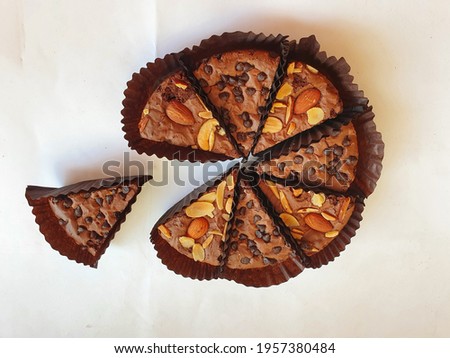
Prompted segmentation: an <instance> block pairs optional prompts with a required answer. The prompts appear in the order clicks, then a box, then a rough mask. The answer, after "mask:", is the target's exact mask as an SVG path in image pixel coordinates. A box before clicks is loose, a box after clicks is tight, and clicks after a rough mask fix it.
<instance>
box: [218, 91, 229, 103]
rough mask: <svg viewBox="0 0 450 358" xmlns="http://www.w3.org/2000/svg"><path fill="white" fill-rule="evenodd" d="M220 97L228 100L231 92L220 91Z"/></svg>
mask: <svg viewBox="0 0 450 358" xmlns="http://www.w3.org/2000/svg"><path fill="white" fill-rule="evenodd" d="M219 98H220V99H221V100H222V101H227V100H228V98H230V94H229V93H228V92H220V93H219Z"/></svg>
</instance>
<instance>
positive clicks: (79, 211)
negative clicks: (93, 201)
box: [74, 205, 83, 218]
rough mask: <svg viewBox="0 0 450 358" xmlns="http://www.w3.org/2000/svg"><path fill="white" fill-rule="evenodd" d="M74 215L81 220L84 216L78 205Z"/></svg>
mask: <svg viewBox="0 0 450 358" xmlns="http://www.w3.org/2000/svg"><path fill="white" fill-rule="evenodd" d="M74 214H75V217H77V218H81V215H83V211H82V210H81V208H80V205H78V206H77V207H76V208H75V212H74Z"/></svg>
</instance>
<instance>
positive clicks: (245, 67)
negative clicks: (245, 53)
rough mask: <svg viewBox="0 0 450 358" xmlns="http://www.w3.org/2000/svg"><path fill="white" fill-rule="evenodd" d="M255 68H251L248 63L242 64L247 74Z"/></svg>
mask: <svg viewBox="0 0 450 358" xmlns="http://www.w3.org/2000/svg"><path fill="white" fill-rule="evenodd" d="M253 68H255V66H253V65H252V64H250V63H248V62H244V71H245V72H248V71H250V70H251V69H253Z"/></svg>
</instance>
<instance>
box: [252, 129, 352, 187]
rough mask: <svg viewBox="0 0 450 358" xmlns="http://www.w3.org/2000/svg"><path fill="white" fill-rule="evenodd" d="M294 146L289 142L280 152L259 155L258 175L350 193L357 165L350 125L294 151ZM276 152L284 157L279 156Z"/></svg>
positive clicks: (293, 183) (294, 183)
mask: <svg viewBox="0 0 450 358" xmlns="http://www.w3.org/2000/svg"><path fill="white" fill-rule="evenodd" d="M295 145H296V143H295V142H292V143H291V145H287V146H286V147H280V150H279V151H277V150H271V151H268V152H267V153H265V154H262V155H261V156H260V158H261V159H262V161H260V162H258V164H257V165H256V170H257V172H258V173H260V174H262V173H265V174H268V175H269V176H272V177H275V178H280V179H286V181H287V182H289V183H290V184H291V185H296V184H303V185H308V186H311V187H326V188H329V189H332V190H335V191H339V192H345V191H347V190H348V189H349V187H350V185H351V184H352V182H353V181H354V179H355V174H356V168H357V164H358V140H357V135H356V131H355V128H354V126H353V124H352V123H350V124H348V125H345V126H343V127H341V128H340V129H338V130H335V131H334V132H333V134H332V135H330V136H327V137H324V138H322V139H321V140H320V141H318V142H316V143H311V144H306V145H303V146H302V147H300V148H299V149H295ZM292 147H294V148H292ZM274 152H275V154H274ZM277 152H281V153H287V154H284V155H278V154H277ZM266 158H267V159H266Z"/></svg>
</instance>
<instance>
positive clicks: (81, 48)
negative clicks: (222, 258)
mask: <svg viewBox="0 0 450 358" xmlns="http://www.w3.org/2000/svg"><path fill="white" fill-rule="evenodd" d="M449 13H450V5H449V3H448V2H447V1H411V0H408V1H406V0H405V1H387V0H386V1H357V0H355V1H350V0H347V1H338V0H333V1H287V0H286V1H283V0H279V1H265V0H255V1H253V0H252V1H242V0H238V1H234V0H233V1H168V0H161V1H137V0H133V1H118V0H116V1H111V0H96V1H90V0H89V1H88V0H76V1H75V0H73V1H56V0H46V1H43V0H42V1H38V0H36V1H32V0H23V1H19V0H17V1H11V0H2V1H1V2H0V88H1V89H0V91H1V95H0V118H1V122H0V168H1V177H0V181H1V183H0V188H1V189H0V190H1V196H0V198H1V204H0V283H1V288H0V336H2V337H283V336H284V337H305V336H306V337H449V336H450V304H449V297H450V282H449V281H450V259H449V255H450V226H449V211H450V195H449V178H450V175H449V174H450V170H449V160H448V155H449V152H450V142H449V141H448V132H449V129H450V119H449V114H448V103H449V100H450V98H449V93H450V90H449V89H450V66H449V64H450V41H449V37H448V35H449V33H450V21H449V18H448V17H449V15H448V14H449ZM234 30H243V31H247V30H252V31H255V32H264V33H266V34H270V33H273V34H277V33H282V34H287V35H290V36H291V39H298V38H301V37H304V36H308V35H310V34H315V35H316V36H317V38H318V40H319V42H320V43H321V45H322V49H324V50H326V51H327V53H328V54H329V55H335V56H336V57H341V56H343V57H345V58H346V60H347V61H348V62H349V63H350V65H351V66H352V74H353V75H354V76H355V82H356V83H358V84H359V85H360V87H361V88H362V89H363V90H364V91H365V94H366V95H367V96H368V97H369V98H370V103H371V104H372V105H373V106H374V112H375V113H376V123H377V127H378V129H379V130H380V131H381V132H382V134H383V139H384V141H385V143H386V152H385V160H384V169H383V174H382V177H381V179H380V181H379V184H378V187H377V190H376V192H375V193H374V194H373V195H372V196H371V197H370V198H369V199H368V200H367V202H366V204H367V206H366V209H365V211H364V214H363V215H364V220H363V221H362V227H361V228H360V229H359V230H358V232H357V236H356V237H355V238H354V240H353V242H352V244H351V245H349V246H348V247H347V249H346V250H345V252H343V253H342V255H341V257H339V258H338V259H336V261H335V262H333V263H331V264H329V265H328V266H326V267H323V268H321V269H319V270H307V271H305V272H303V273H302V274H301V275H299V276H297V277H296V278H294V279H291V280H290V281H288V282H287V283H285V284H283V285H281V286H278V287H271V288H263V289H254V288H247V287H244V286H242V285H237V284H235V283H233V282H228V281H224V280H217V281H212V282H199V281H193V280H190V279H185V278H183V277H181V276H178V275H175V274H174V273H172V272H171V271H169V270H167V269H166V267H165V266H163V265H162V264H161V262H160V261H159V259H158V258H157V257H156V253H155V251H154V249H153V247H152V245H151V244H150V242H149V238H148V236H149V232H150V230H151V228H152V226H153V224H154V223H155V221H156V220H157V219H158V218H159V216H160V215H162V214H163V212H164V211H165V210H166V209H168V208H169V207H170V206H171V205H172V204H174V203H175V202H176V201H178V200H179V199H180V198H181V197H182V196H183V195H184V194H187V193H188V192H189V191H190V190H191V189H192V188H193V187H194V186H193V185H186V186H184V187H180V186H175V185H173V184H172V185H167V186H163V187H160V186H152V185H149V184H147V185H146V186H145V187H144V188H143V190H142V193H141V194H140V196H139V198H138V201H137V203H136V204H135V205H134V206H133V210H132V212H131V214H130V215H129V216H128V218H127V221H126V222H125V223H124V225H123V226H122V229H121V231H119V232H118V234H117V235H116V238H115V240H114V241H113V242H112V244H111V246H110V248H109V249H108V250H107V252H106V254H105V255H104V256H103V257H102V259H101V260H100V263H99V268H98V269H97V270H95V269H91V268H87V267H84V266H82V265H77V264H75V263H74V262H72V261H69V260H67V259H66V258H64V257H62V256H60V255H59V254H58V253H57V252H56V251H53V250H52V249H51V248H50V246H49V245H48V244H47V243H46V242H45V240H44V238H43V236H42V235H41V234H40V232H39V230H38V226H37V225H36V224H35V223H34V217H33V216H32V214H31V209H30V208H29V207H28V205H27V203H26V200H25V197H24V191H25V187H26V185H28V184H34V185H43V186H55V187H57V186H62V185H67V184H71V183H74V182H76V181H79V180H84V179H93V178H97V177H101V176H102V164H103V163H104V162H105V161H107V160H118V161H120V162H122V163H123V162H124V160H125V159H124V152H127V151H128V147H127V143H126V141H125V140H124V139H123V133H122V131H121V123H120V120H121V115H120V111H121V109H122V105H121V101H122V100H123V90H124V89H125V86H126V82H127V81H128V80H129V78H130V77H131V74H132V73H133V72H135V71H137V70H138V69H139V68H140V67H142V66H143V65H145V63H146V62H148V61H153V60H154V59H155V58H156V57H161V56H164V55H165V54H166V53H168V52H172V51H179V50H181V49H182V48H184V47H190V46H192V45H194V44H197V43H199V42H200V40H201V39H203V38H207V37H209V36H210V35H212V34H221V33H222V32H224V31H234ZM131 159H133V160H140V161H141V162H142V163H147V162H148V161H151V162H153V164H154V167H153V169H152V170H151V171H152V172H153V173H154V175H155V177H157V178H158V179H161V175H162V174H161V173H162V171H161V167H162V163H163V161H161V160H159V159H157V158H155V157H146V156H139V155H137V154H136V153H135V152H132V153H131ZM200 169H201V168H199V167H197V168H196V173H197V177H198V178H200V179H201V175H200V173H201V171H200ZM171 171H172V172H173V169H171ZM181 175H182V176H183V178H186V177H187V170H186V168H182V170H181ZM171 177H172V176H171Z"/></svg>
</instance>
